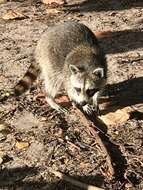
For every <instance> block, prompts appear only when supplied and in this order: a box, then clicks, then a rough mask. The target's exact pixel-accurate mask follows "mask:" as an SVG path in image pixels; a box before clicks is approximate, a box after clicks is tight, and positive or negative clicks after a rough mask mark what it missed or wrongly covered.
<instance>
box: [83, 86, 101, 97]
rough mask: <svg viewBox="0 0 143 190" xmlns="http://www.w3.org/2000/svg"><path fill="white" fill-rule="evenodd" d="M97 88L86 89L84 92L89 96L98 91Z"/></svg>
mask: <svg viewBox="0 0 143 190" xmlns="http://www.w3.org/2000/svg"><path fill="white" fill-rule="evenodd" d="M98 91H99V89H98V88H93V89H88V90H87V91H86V94H87V95H88V96H89V97H92V96H93V95H94V94H95V93H96V92H98Z"/></svg>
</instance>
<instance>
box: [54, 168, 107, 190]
mask: <svg viewBox="0 0 143 190" xmlns="http://www.w3.org/2000/svg"><path fill="white" fill-rule="evenodd" d="M50 172H51V173H53V174H54V175H55V176H56V177H59V178H60V179H62V180H65V181H67V182H70V183H71V184H73V185H75V186H77V187H80V188H82V189H85V190H104V189H102V188H99V187H96V186H93V185H88V184H86V183H83V182H80V181H77V180H75V179H73V178H71V177H69V176H66V175H65V174H63V173H61V172H59V171H55V170H50Z"/></svg>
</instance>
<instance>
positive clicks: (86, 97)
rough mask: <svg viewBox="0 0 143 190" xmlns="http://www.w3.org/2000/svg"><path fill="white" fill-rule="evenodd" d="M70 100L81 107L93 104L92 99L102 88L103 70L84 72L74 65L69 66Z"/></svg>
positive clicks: (103, 80)
mask: <svg viewBox="0 0 143 190" xmlns="http://www.w3.org/2000/svg"><path fill="white" fill-rule="evenodd" d="M70 71H71V75H70V83H71V91H70V92H69V93H70V94H69V96H70V98H71V99H72V100H73V101H75V102H76V103H78V104H79V105H81V106H85V105H86V104H93V97H95V96H97V94H98V93H99V91H100V90H101V89H102V88H103V86H104V83H105V79H104V69H103V68H101V67H98V68H94V69H91V70H90V71H85V70H83V69H82V68H78V67H77V66H75V65H70Z"/></svg>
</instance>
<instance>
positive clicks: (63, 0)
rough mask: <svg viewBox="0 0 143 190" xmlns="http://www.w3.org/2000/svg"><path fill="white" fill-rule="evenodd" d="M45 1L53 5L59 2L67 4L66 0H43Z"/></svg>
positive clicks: (59, 3)
mask: <svg viewBox="0 0 143 190" xmlns="http://www.w3.org/2000/svg"><path fill="white" fill-rule="evenodd" d="M42 2H43V3H45V4H48V5H51V4H58V5H63V4H65V0H42Z"/></svg>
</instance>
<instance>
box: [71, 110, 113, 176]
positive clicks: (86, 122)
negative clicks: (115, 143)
mask: <svg viewBox="0 0 143 190" xmlns="http://www.w3.org/2000/svg"><path fill="white" fill-rule="evenodd" d="M75 111H76V112H77V115H78V116H79V117H80V121H81V122H82V124H83V125H84V126H86V127H87V128H88V129H89V131H88V133H89V134H90V135H91V134H92V135H93V136H95V139H96V141H97V143H98V144H99V146H100V147H101V150H102V151H103V152H104V154H105V155H106V161H107V164H108V169H109V177H110V179H112V178H113V176H114V174H115V171H114V168H113V166H112V162H111V158H110V156H109V154H108V151H107V149H106V147H105V145H104V143H103V142H102V140H101V138H100V137H99V135H98V132H97V131H96V130H95V129H94V128H95V125H94V124H93V122H91V121H90V120H88V119H87V118H86V117H85V115H84V114H83V113H82V112H81V111H80V110H79V109H78V108H77V107H76V109H75Z"/></svg>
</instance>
